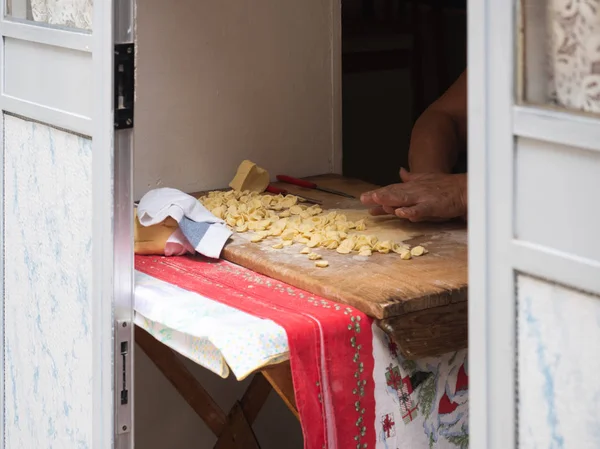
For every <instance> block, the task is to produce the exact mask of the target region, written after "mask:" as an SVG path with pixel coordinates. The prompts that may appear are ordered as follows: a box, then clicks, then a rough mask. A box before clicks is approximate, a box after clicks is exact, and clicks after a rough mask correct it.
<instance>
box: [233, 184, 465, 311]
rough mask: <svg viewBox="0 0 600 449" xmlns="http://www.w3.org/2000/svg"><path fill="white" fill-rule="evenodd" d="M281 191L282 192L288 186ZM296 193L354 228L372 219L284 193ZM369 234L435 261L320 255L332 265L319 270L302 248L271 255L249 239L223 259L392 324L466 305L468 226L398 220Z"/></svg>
mask: <svg viewBox="0 0 600 449" xmlns="http://www.w3.org/2000/svg"><path fill="white" fill-rule="evenodd" d="M314 179H315V180H316V181H317V182H318V184H320V185H322V186H324V187H331V188H334V189H338V190H342V191H345V192H347V193H350V194H354V195H356V196H357V197H358V196H359V195H360V194H361V193H362V192H364V191H366V190H369V189H372V188H375V186H373V185H369V184H366V183H363V182H361V181H355V180H348V179H345V178H341V177H337V176H333V175H327V176H321V177H317V178H314ZM282 186H283V185H282ZM285 187H286V188H289V190H290V191H293V193H297V194H302V193H304V194H305V195H307V196H311V197H313V198H318V199H321V200H323V208H324V209H325V210H339V211H341V212H343V213H345V214H346V215H348V218H349V219H351V220H356V219H358V218H363V217H369V216H368V213H367V211H366V209H365V208H364V207H363V206H362V205H361V203H360V201H359V200H358V199H356V200H353V199H346V198H343V197H341V196H336V195H331V194H328V193H323V192H319V191H314V190H310V191H307V190H306V189H301V188H294V187H293V186H288V185H286V186H285ZM367 227H368V228H367V230H366V231H365V233H366V234H373V235H376V236H377V237H378V238H379V239H380V240H387V239H390V240H394V241H396V242H400V241H404V242H406V243H408V244H410V245H417V244H422V245H423V246H425V247H426V248H427V249H428V250H429V254H426V255H424V256H422V257H416V258H413V259H412V260H408V261H405V260H402V259H401V258H400V256H399V255H397V254H392V253H390V254H373V256H371V257H360V256H358V255H356V254H354V255H345V254H338V253H337V252H336V251H334V250H327V249H323V248H319V249H317V250H316V252H318V253H319V254H321V255H322V256H323V259H324V260H327V261H328V262H329V264H330V265H329V267H328V268H324V269H323V268H316V267H315V266H314V262H313V261H310V260H308V258H307V257H306V256H305V255H302V254H300V253H299V252H300V250H301V249H302V248H303V245H300V244H295V245H293V246H291V247H287V248H284V249H280V250H275V249H272V248H271V246H272V245H273V243H274V241H273V240H265V241H263V242H260V243H250V242H249V237H250V236H249V235H247V234H246V235H244V234H241V235H236V236H235V237H234V238H233V240H232V242H231V243H229V244H228V245H227V246H226V248H225V250H224V252H223V256H224V258H225V259H227V260H229V261H231V262H234V263H237V264H239V265H242V266H244V267H246V268H250V269H252V270H254V271H257V272H259V273H262V274H266V275H268V276H270V277H273V278H275V279H279V280H281V281H284V282H287V283H289V284H291V285H294V286H296V287H299V288H303V289H305V290H307V291H309V292H311V293H313V294H316V295H320V296H323V297H325V298H328V299H332V300H335V301H337V302H341V303H345V304H350V305H352V306H354V307H356V308H357V309H359V310H361V311H363V312H365V313H366V314H368V315H369V316H372V317H374V318H379V319H383V318H389V317H394V316H398V315H403V314H407V313H411V312H416V311H419V310H424V309H429V308H432V307H440V306H445V305H448V304H450V303H455V302H461V301H465V300H466V299H467V232H466V227H465V225H464V223H461V222H453V223H445V224H423V223H421V224H418V223H410V222H407V221H405V220H400V219H398V218H396V217H369V218H368V219H367Z"/></svg>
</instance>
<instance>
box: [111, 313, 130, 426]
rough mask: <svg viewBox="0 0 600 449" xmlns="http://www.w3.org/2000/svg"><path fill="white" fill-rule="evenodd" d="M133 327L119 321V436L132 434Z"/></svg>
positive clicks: (117, 354)
mask: <svg viewBox="0 0 600 449" xmlns="http://www.w3.org/2000/svg"><path fill="white" fill-rule="evenodd" d="M131 326H132V324H131V323H129V322H127V321H117V342H116V343H117V347H116V354H115V358H116V361H117V363H116V365H117V366H116V369H115V391H116V398H115V399H116V406H117V407H116V408H117V423H116V426H117V429H116V431H117V434H123V433H128V432H131V412H132V408H131V385H132V383H133V382H132V380H133V379H132V372H131V355H132V348H131V345H132V342H131V335H132V334H131Z"/></svg>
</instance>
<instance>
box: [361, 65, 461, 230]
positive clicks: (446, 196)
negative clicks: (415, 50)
mask: <svg viewBox="0 0 600 449" xmlns="http://www.w3.org/2000/svg"><path fill="white" fill-rule="evenodd" d="M466 142H467V71H466V70H465V71H464V72H463V73H462V75H461V76H460V77H459V78H458V79H457V80H456V81H455V82H454V84H453V85H452V86H451V87H450V88H449V89H448V90H447V91H446V93H445V94H444V95H442V96H441V97H440V98H439V99H438V100H437V101H436V102H435V103H433V104H432V105H431V106H429V108H427V110H426V111H425V112H424V113H423V114H422V115H421V117H419V119H418V120H417V122H416V123H415V126H414V128H413V132H412V136H411V142H410V150H409V164H410V170H411V171H410V172H408V171H406V170H404V169H401V170H400V177H401V179H402V181H403V182H402V183H401V184H392V185H389V186H387V187H383V188H381V189H377V190H374V191H372V192H366V193H364V194H363V195H362V196H361V201H362V202H363V204H365V205H367V206H369V207H370V208H371V209H370V212H371V213H372V214H373V215H382V214H394V215H396V216H398V217H400V218H405V219H408V220H410V221H424V220H432V221H436V220H440V219H442V220H444V219H452V218H457V217H463V218H465V219H466V217H467V175H466V174H450V173H452V169H453V168H454V166H455V165H456V162H457V160H458V155H459V153H460V152H461V151H465V150H466Z"/></svg>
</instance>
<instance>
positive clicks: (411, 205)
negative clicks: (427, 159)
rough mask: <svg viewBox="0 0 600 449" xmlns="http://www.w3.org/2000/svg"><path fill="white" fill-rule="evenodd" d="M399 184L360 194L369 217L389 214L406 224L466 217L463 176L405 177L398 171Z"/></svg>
mask: <svg viewBox="0 0 600 449" xmlns="http://www.w3.org/2000/svg"><path fill="white" fill-rule="evenodd" d="M400 177H401V178H402V181H404V182H403V183H402V184H392V185H389V186H387V187H382V188H381V189H377V190H373V191H371V192H366V193H363V194H362V195H361V197H360V200H361V201H362V203H363V204H364V205H366V206H370V207H371V209H370V210H369V212H370V213H371V214H372V215H386V214H393V215H396V216H398V217H400V218H406V219H407V220H410V221H438V220H440V219H442V220H449V219H452V218H457V217H463V218H465V219H466V216H467V175H466V174H460V175H448V174H439V173H409V172H408V171H406V170H404V169H401V170H400Z"/></svg>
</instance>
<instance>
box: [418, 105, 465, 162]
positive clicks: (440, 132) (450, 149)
mask: <svg viewBox="0 0 600 449" xmlns="http://www.w3.org/2000/svg"><path fill="white" fill-rule="evenodd" d="M461 145H462V143H461V139H460V137H459V133H458V131H457V127H456V124H455V123H454V121H453V120H452V118H451V117H450V116H448V115H447V114H445V113H443V112H440V111H436V110H435V109H434V110H432V109H428V110H427V111H425V112H424V113H423V114H422V115H421V117H419V119H418V120H417V122H416V123H415V126H414V128H413V131H412V134H411V139H410V149H409V152H408V161H409V165H410V167H409V168H410V171H411V172H415V173H451V172H452V169H453V168H454V166H455V165H456V162H457V160H458V154H459V152H460V151H461Z"/></svg>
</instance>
